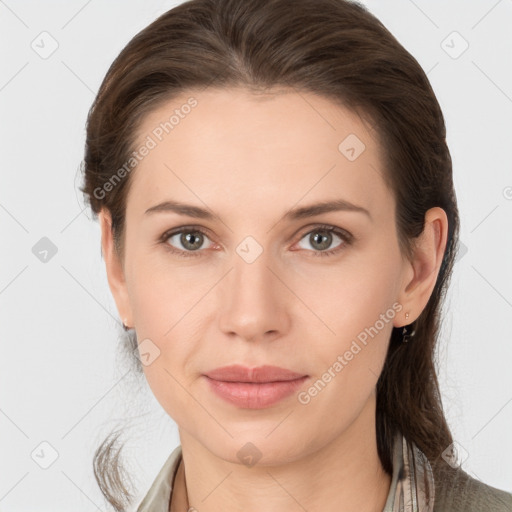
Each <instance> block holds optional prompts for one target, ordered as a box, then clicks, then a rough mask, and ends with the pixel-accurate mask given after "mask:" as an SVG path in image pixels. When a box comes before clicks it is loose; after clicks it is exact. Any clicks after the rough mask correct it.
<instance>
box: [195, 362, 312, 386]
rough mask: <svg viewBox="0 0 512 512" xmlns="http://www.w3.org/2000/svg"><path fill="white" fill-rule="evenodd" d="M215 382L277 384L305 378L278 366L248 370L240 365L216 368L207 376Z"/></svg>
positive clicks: (301, 374)
mask: <svg viewBox="0 0 512 512" xmlns="http://www.w3.org/2000/svg"><path fill="white" fill-rule="evenodd" d="M205 375H206V376H207V377H209V378H210V379H213V380H221V381H224V382H277V381H288V380H296V379H300V378H301V377H305V376H306V375H304V374H303V373H297V372H293V371H291V370H287V369H286V368H279V367H278V366H268V365H265V366H257V367H255V368H248V367H247V366H242V365H239V364H235V365H230V366H223V367H222V368H216V369H215V370H211V371H209V372H207V373H206V374H205Z"/></svg>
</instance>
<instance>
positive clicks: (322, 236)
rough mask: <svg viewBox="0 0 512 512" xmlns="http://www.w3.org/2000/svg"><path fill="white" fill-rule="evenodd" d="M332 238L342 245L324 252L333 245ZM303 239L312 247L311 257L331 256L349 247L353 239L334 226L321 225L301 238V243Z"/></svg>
mask: <svg viewBox="0 0 512 512" xmlns="http://www.w3.org/2000/svg"><path fill="white" fill-rule="evenodd" d="M333 237H334V238H339V239H340V240H341V241H342V243H341V244H339V245H338V246H337V247H335V248H334V249H331V250H328V251H326V250H325V249H327V248H328V247H330V246H331V244H332V243H333ZM303 239H306V241H307V242H308V243H310V244H311V245H312V246H313V256H331V255H333V254H336V253H338V252H340V251H342V250H343V249H344V248H345V247H346V246H347V245H350V243H351V242H352V239H353V237H352V235H351V234H350V233H348V232H347V231H345V230H342V229H339V228H336V227H334V226H326V225H322V226H317V227H315V229H313V230H310V231H308V232H307V233H306V234H305V236H303V237H302V238H301V241H302V240H303ZM316 249H318V250H316Z"/></svg>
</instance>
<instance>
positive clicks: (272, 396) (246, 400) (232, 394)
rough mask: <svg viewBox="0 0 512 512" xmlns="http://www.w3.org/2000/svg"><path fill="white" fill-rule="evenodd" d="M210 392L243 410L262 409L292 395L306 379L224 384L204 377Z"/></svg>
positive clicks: (305, 377)
mask: <svg viewBox="0 0 512 512" xmlns="http://www.w3.org/2000/svg"><path fill="white" fill-rule="evenodd" d="M205 378H206V380H207V381H208V383H209V385H210V387H211V389H212V391H213V392H214V393H216V394H217V395H218V396H220V397H221V398H223V399H224V400H226V401H227V402H229V403H231V404H233V405H236V406H238V407H242V408H244V409H263V408H265V407H270V406H271V405H273V404H276V403H277V402H279V401H280V400H283V399H284V398H286V397H287V396H289V395H291V394H292V393H294V392H295V391H296V390H297V389H299V388H300V386H302V384H303V383H304V381H305V380H306V379H307V378H308V377H307V375H306V376H304V377H301V378H300V379H295V380H287V381H279V382H260V383H252V382H226V381H220V380H213V379H210V378H209V377H207V376H206V375H205Z"/></svg>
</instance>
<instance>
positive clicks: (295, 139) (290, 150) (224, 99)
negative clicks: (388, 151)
mask: <svg viewBox="0 0 512 512" xmlns="http://www.w3.org/2000/svg"><path fill="white" fill-rule="evenodd" d="M192 98H193V99H192ZM173 115H174V117H173V118H172V119H171V121H169V119H170V118H171V116H173ZM166 123H167V124H166ZM143 146H145V147H146V150H144V149H141V148H142V147H143ZM137 160H138V164H137V167H136V169H134V170H133V171H131V172H132V173H133V175H132V176H131V178H132V179H133V182H132V184H131V188H130V192H129V194H128V198H127V209H126V232H125V247H124V251H125V252H124V279H125V281H121V282H120V283H118V286H117V287H114V288H115V289H113V291H114V296H115V299H116V302H117V305H118V308H119V311H120V313H121V315H122V318H126V319H127V323H128V325H131V326H133V327H134V328H135V329H136V333H137V338H138V342H139V344H140V345H139V349H140V352H141V358H142V361H143V367H144V372H145V375H146V378H147V380H148V382H149V385H150V387H151V389H152V391H153V393H154V394H155V396H156V398H157V400H158V401H159V402H160V404H161V405H162V406H163V408H164V409H165V410H166V411H167V413H168V414H169V415H170V416H171V417H172V418H173V419H174V420H175V421H176V423H177V424H178V427H179V429H180V434H181V435H187V436H188V437H189V438H194V439H195V440H196V441H197V442H199V443H200V444H201V445H203V446H204V447H205V448H207V449H208V450H210V451H211V452H212V453H214V454H216V455H217V456H219V457H221V458H223V459H225V460H230V461H233V462H239V460H241V459H240V453H242V455H243V454H244V450H249V452H250V451H251V450H254V453H255V454H257V457H261V460H260V463H269V464H270V463H277V462H278V461H292V460H297V459H298V458H300V457H303V456H305V455H307V454H309V453H312V452H314V451H317V450H319V449H321V448H324V447H327V446H328V445H329V444H330V443H332V442H333V441H334V440H335V439H337V438H339V436H340V435H343V434H344V433H346V434H347V435H348V433H349V432H353V434H354V435H356V431H357V432H358V434H357V435H364V436H368V435H370V434H371V433H374V418H375V416H374V414H375V394H374V390H375V386H376V382H377V379H378V377H379V375H380V373H381V370H382V367H383V364H384V360H385V356H386V350H387V347H388V341H389V337H390V334H391V330H392V328H393V326H394V325H395V326H400V325H403V324H405V323H409V322H411V319H409V320H408V321H407V322H405V321H404V313H405V311H409V310H410V308H409V307H408V305H407V309H405V307H404V308H403V305H402V303H401V302H400V301H401V298H402V296H401V295H400V294H401V293H402V290H403V288H404V287H405V284H406V283H407V281H408V280H410V279H411V277H412V276H413V269H412V267H411V265H410V264H409V262H407V261H405V260H403V259H402V257H401V254H400V252H399V248H398V240H397V232H396V230H395V204H394V199H393V196H392V193H391V191H390V190H389V189H387V188H386V186H385V184H384V181H383V178H382V174H383V172H384V171H383V167H382V154H381V153H380V149H379V146H378V141H377V139H376V134H375V133H374V132H372V131H371V128H369V127H368V126H367V125H365V124H364V123H363V122H362V121H361V119H360V118H359V117H358V116H357V115H355V114H353V113H352V112H350V111H348V110H346V109H344V108H341V107H339V106H336V105H335V104H333V103H331V102H330V101H329V100H327V99H325V98H322V97H319V96H316V95H313V94H309V93H304V92H301V93H300V94H299V93H297V92H295V91H291V92H281V93H277V94H274V95H255V94H253V93H251V92H248V91H246V90H243V89H231V90H220V89H211V88H210V89H207V90H205V91H202V92H197V93H196V92H194V93H193V94H192V93H190V94H188V95H187V94H184V95H183V96H182V97H180V98H179V99H175V100H173V101H170V102H168V103H167V104H165V105H164V106H161V107H159V108H158V109H157V110H155V111H153V112H152V113H151V114H149V115H148V116H147V117H146V118H145V119H144V122H143V124H142V127H141V130H140V133H139V144H138V145H137ZM342 201H343V202H346V203H347V204H348V203H351V204H352V205H355V207H354V208H350V209H348V208H339V209H334V208H329V209H326V210H325V211H321V209H320V208H319V209H318V210H317V211H316V212H315V210H314V209H313V208H312V206H313V205H318V204H322V203H331V202H338V204H340V205H341V204H342ZM171 203H180V204H182V205H189V206H190V208H189V210H188V211H185V209H183V210H182V212H181V213H179V212H178V211H175V210H173V208H171ZM159 205H160V206H159ZM356 207H357V209H356ZM196 212H203V213H201V214H200V215H199V214H196ZM327 228H328V229H330V228H333V229H334V230H335V231H334V232H329V231H326V229H327ZM180 230H181V231H182V232H180V233H178V234H174V233H173V232H178V231H180ZM201 232H202V233H201ZM110 273H111V274H113V272H110ZM112 279H113V277H110V278H109V281H110V282H111V284H112ZM402 308H403V309H404V311H402ZM418 314H419V312H418ZM233 364H236V365H242V366H245V367H249V368H253V367H260V366H265V365H271V366H278V367H281V368H285V369H288V370H291V371H293V372H296V373H297V374H299V376H306V377H305V378H303V379H302V380H300V381H298V382H297V383H296V384H295V387H294V388H293V390H292V391H290V389H291V388H288V387H287V385H283V384H276V385H275V386H274V388H273V389H272V390H270V391H269V388H270V386H269V385H268V384H267V385H266V386H263V385H261V384H246V385H245V386H243V385H234V384H231V385H229V384H226V385H224V389H225V390H226V393H227V397H223V396H221V395H219V394H218V393H216V392H214V390H213V386H212V382H211V380H210V379H209V378H208V377H206V376H205V374H207V373H209V372H211V371H212V370H214V369H216V368H219V367H224V366H228V365H233ZM267 380H272V378H270V377H268V378H267ZM288 384H290V383H288ZM219 387H222V384H220V385H219ZM249 387H251V388H250V390H249ZM276 389H277V391H276ZM248 390H249V391H248ZM283 390H284V391H286V390H289V394H286V393H285V392H284V391H283ZM280 391H283V394H284V395H285V396H283V397H282V398H281V399H278V397H277V396H276V393H280ZM233 394H235V395H236V396H235V397H234V398H233ZM229 396H231V397H232V398H233V401H230V400H228V398H229ZM258 396H259V397H260V398H259V399H258ZM244 397H245V398H244ZM251 397H252V398H251ZM361 433H363V434H361ZM247 443H252V445H254V447H255V448H254V447H252V446H251V445H248V444H247ZM241 449H242V451H241V452H240V450H241ZM249 452H248V453H249Z"/></svg>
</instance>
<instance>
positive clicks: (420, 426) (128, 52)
mask: <svg viewBox="0 0 512 512" xmlns="http://www.w3.org/2000/svg"><path fill="white" fill-rule="evenodd" d="M207 86H210V87H221V88H224V87H232V86H236V87H246V88H249V89H251V90H253V91H265V90H267V89H271V88H293V89H295V90H296V91H308V92H313V93H316V94H318V95H321V96H323V97H327V98H329V99H331V100H332V101H333V102H336V103H338V104H340V105H343V106H345V107H348V108H350V109H351V110H353V111H354V112H357V113H358V114H359V115H360V116H361V117H362V118H365V119H367V120H368V121H369V122H370V123H371V124H372V126H373V127H374V128H375V130H376V132H377V134H378V137H379V140H380V142H381V144H382V147H383V151H384V160H385V161H384V162H383V164H384V172H385V175H384V176H383V177H384V179H385V181H386V184H387V185H388V187H389V189H390V190H391V191H392V193H393V196H394V198H395V201H396V226H397V232H398V236H399V242H400V249H401V251H402V254H403V255H404V257H410V256H411V254H412V252H411V251H412V248H413V244H414V239H415V238H416V237H417V236H418V235H420V234H421V233H422V231H423V227H424V219H425V213H426V211H427V210H428V209H429V208H432V207H435V206H439V207H441V208H443V209H444V210H445V212H446V214H447V217H448V223H449V228H448V241H447V248H446V251H445V254H444V259H443V262H442V266H441V269H440V272H439V276H438V279H437V282H436V285H435V288H434V291H433V293H432V296H431V297H430V300H429V302H428V304H427V306H426V307H425V309H424V310H423V312H422V313H421V315H420V316H419V318H418V319H417V321H416V323H415V329H416V335H415V337H414V340H413V341H412V342H410V343H406V344H402V343H401V335H400V330H399V329H397V328H394V329H393V332H392V335H391V340H390V345H389V349H388V353H387V357H386V361H385V365H384V368H383V371H382V373H381V375H380V378H379V380H378V382H377V390H376V391H377V418H376V428H377V444H378V453H379V457H380V460H381V462H382V465H383V467H384V469H385V470H386V471H387V472H388V473H390V474H391V473H392V443H393V435H394V433H395V432H396V431H397V430H399V431H401V432H402V433H403V434H404V436H405V437H406V438H407V439H408V440H410V441H412V442H414V443H415V444H416V445H417V446H418V448H419V449H420V450H421V451H422V452H423V453H424V454H425V455H426V456H427V458H428V459H429V461H430V462H432V463H433V462H435V461H436V460H438V459H439V458H440V456H441V453H442V452H443V451H444V450H445V449H446V448H447V447H448V446H449V445H450V444H451V443H452V442H453V439H452V436H451V433H450V429H449V427H448V424H447V421H446V419H445V415H444V411H443V408H442V403H441V396H440V391H439V384H438V379H437V369H436V353H435V349H436V344H437V339H438V334H439V329H440V319H441V307H442V303H443V301H444V296H445V293H446V290H447V287H448V282H449V279H450V276H451V273H452V268H453V264H454V261H455V257H456V250H457V247H458V233H459V217H458V209H457V203H456V197H455V192H454V187H453V181H452V163H451V157H450V153H449V150H448V147H447V144H446V139H445V137H446V129H445V124H444V118H443V114H442V112H441V109H440V106H439V104H438V101H437V99H436V97H435V94H434V92H433V90H432V88H431V85H430V83H429V81H428V79H427V76H426V74H425V72H424V71H423V70H422V68H421V66H420V65H419V64H418V62H417V61H416V60H415V59H414V57H412V56H411V55H410V54H409V53H408V52H407V51H406V50H405V49H404V48H403V47H402V46H401V44H400V43H399V42H398V41H397V40H396V38H395V37H394V36H393V35H392V34H391V33H390V32H389V31H388V30H387V29H386V28H385V27H384V26H383V24H382V23H381V22H380V21H379V20H378V19H377V18H376V17H375V16H374V15H372V14H371V13H370V12H369V11H368V10H367V9H366V8H365V7H364V6H363V5H361V4H359V3H356V2H353V1H348V0H189V1H187V2H184V3H182V4H180V5H178V6H177V7H175V8H173V9H171V10H170V11H168V12H166V13H165V14H163V15H161V16H160V17H159V18H158V19H156V20H155V21H154V22H153V23H151V24H150V25H149V26H148V27H146V28H145V29H144V30H142V31H141V32H140V33H138V34H137V35H136V36H135V37H134V38H133V39H132V40H131V41H130V42H129V43H128V44H127V45H126V47H125V48H124V49H123V50H122V52H121V53H120V54H119V56H118V57H117V58H116V59H115V61H114V62H113V63H112V65H111V67H110V69H109V70H108V72H107V74H106V76H105V78H104V80H103V82H102V84H101V86H100V89H99V91H98V94H97V97H96V99H95V101H94V103H93V105H92V107H91V110H90V112H89V116H88V120H87V135H86V137H87V138H86V149H85V157H84V162H83V170H84V174H85V177H84V185H83V188H82V191H83V192H84V193H85V194H86V196H87V197H86V198H87V200H88V202H89V204H90V206H91V208H92V211H93V212H94V214H95V215H96V214H97V213H98V212H99V211H100V210H101V209H102V208H105V209H106V210H108V212H109V213H110V215H111V217H112V231H113V235H114V239H115V241H116V248H117V250H118V251H119V255H120V257H121V258H122V256H123V250H124V243H123V233H124V216H125V209H126V197H127V192H128V189H129V186H130V183H131V174H133V172H137V171H136V169H135V170H134V171H132V173H129V174H127V175H126V177H125V178H124V179H123V180H122V181H121V182H120V183H119V184H117V186H115V187H113V188H112V190H111V191H109V192H108V193H107V194H98V193H97V192H96V193H95V191H98V190H102V187H103V186H104V184H105V183H107V182H108V181H109V179H111V177H112V175H113V174H114V173H115V172H116V170H117V169H119V168H120V167H122V166H123V164H124V163H125V162H126V161H127V160H128V159H129V158H130V154H131V153H132V152H133V151H134V149H135V148H134V147H133V144H134V140H135V136H136V134H137V129H138V127H139V126H140V123H141V121H142V119H143V118H144V116H145V115H146V114H148V113H149V112H151V111H152V110H153V109H155V108H156V106H158V105H160V104H161V103H162V102H164V101H168V100H169V99H171V98H172V97H173V96H176V95H178V94H182V93H184V92H185V93H186V92H187V89H197V88H202V87H207ZM192 115H193V114H192ZM134 343H135V344H136V341H135V342H134ZM115 439H116V438H114V441H115ZM119 451H120V448H118V449H115V448H114V446H113V443H111V442H110V440H106V442H105V443H104V444H103V445H102V446H100V448H99V449H98V450H97V452H96V454H95V458H94V471H95V475H96V478H97V480H98V483H99V484H100V488H101V491H102V492H103V494H104V495H105V497H106V499H107V500H108V501H109V502H110V503H111V505H112V506H113V507H114V509H115V510H116V511H122V510H125V507H126V506H127V504H129V503H130V501H131V500H132V497H131V495H130V494H129V493H128V491H127V490H126V489H124V488H123V485H122V482H121V481H120V478H119V475H120V474H121V472H120V467H119V461H118V456H119Z"/></svg>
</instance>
